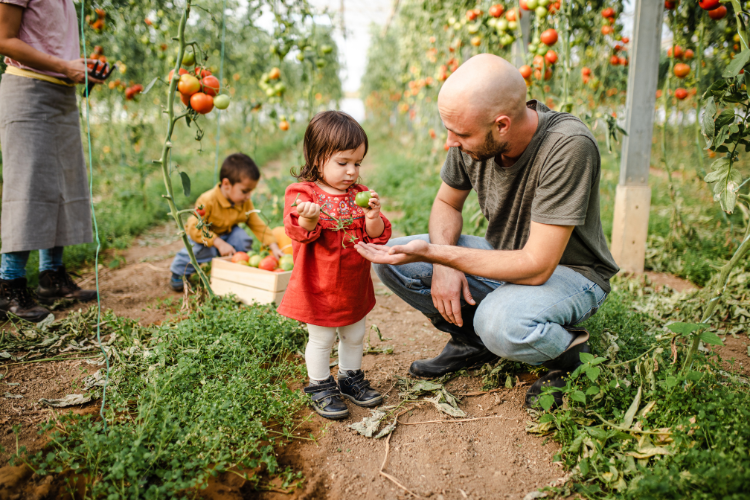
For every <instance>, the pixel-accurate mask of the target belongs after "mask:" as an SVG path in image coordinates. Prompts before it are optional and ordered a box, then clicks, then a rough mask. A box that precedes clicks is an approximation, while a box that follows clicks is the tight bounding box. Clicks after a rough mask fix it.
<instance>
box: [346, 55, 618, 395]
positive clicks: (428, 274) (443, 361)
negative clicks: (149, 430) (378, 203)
mask: <svg viewBox="0 0 750 500" xmlns="http://www.w3.org/2000/svg"><path fill="white" fill-rule="evenodd" d="M438 110H439V111H440V116H441V118H442V120H443V124H444V125H445V128H446V129H447V130H448V145H449V146H451V148H450V151H449V153H448V157H447V159H446V161H445V164H444V165H443V169H442V171H441V177H442V180H443V183H442V185H441V186H440V189H439V191H438V193H437V196H436V198H435V202H434V204H433V207H432V213H431V215H430V224H429V228H430V233H429V235H418V236H410V237H405V238H398V239H396V240H392V241H391V243H390V244H389V245H390V248H389V247H386V246H378V245H372V244H358V245H357V249H358V251H359V252H360V253H361V254H362V255H363V256H364V257H365V258H367V259H369V260H371V261H372V262H375V263H376V264H379V265H377V266H375V269H376V272H377V274H378V276H379V277H380V279H381V280H382V281H383V283H385V284H386V285H387V286H388V287H389V288H390V289H391V290H393V292H394V293H395V294H396V295H398V296H399V297H401V298H402V299H404V300H405V301H406V302H408V303H409V304H410V305H411V306H412V307H414V308H416V309H417V310H419V311H421V312H422V313H424V314H425V316H427V317H428V318H429V319H430V321H431V322H432V323H433V325H435V327H436V328H438V329H439V330H442V331H445V332H447V333H449V334H450V335H451V340H450V341H449V342H448V344H447V345H446V346H445V348H444V349H443V351H442V352H441V353H440V355H438V356H437V357H435V358H433V359H428V360H420V361H415V362H414V363H412V365H411V367H410V368H409V373H410V374H411V375H413V376H418V377H438V376H440V375H443V374H445V373H448V372H452V371H456V370H460V369H461V368H466V367H471V366H476V365H478V364H482V363H485V362H489V361H492V360H494V359H497V357H498V356H501V357H504V358H507V359H511V360H515V361H522V362H525V363H529V364H534V365H540V364H543V365H544V366H545V367H546V368H548V369H549V373H547V374H546V375H545V376H544V377H542V378H541V379H539V380H538V381H537V382H535V383H534V384H533V385H532V387H531V388H530V389H529V391H528V393H527V395H526V404H527V405H528V406H533V405H535V404H537V400H538V397H539V395H540V393H541V391H542V387H544V386H546V385H549V386H555V387H561V386H563V385H564V384H565V382H564V376H565V375H566V374H567V373H569V372H571V371H573V370H574V369H575V368H576V367H577V366H579V365H580V354H581V353H582V352H589V346H588V342H587V341H588V332H586V331H585V330H584V329H582V328H575V327H574V325H576V324H578V323H580V322H582V321H583V320H585V319H587V318H589V317H590V316H591V315H593V314H594V313H595V312H596V311H597V309H598V308H599V306H601V304H602V303H603V302H604V299H605V298H606V297H607V294H608V293H609V291H610V287H609V279H610V278H611V277H612V276H613V275H614V274H616V273H617V271H618V270H619V269H618V267H617V265H616V264H615V262H614V260H613V259H612V255H611V254H610V252H609V249H608V248H607V242H606V239H605V238H604V233H603V231H602V225H601V219H600V212H599V179H600V174H601V171H600V156H599V150H598V146H597V143H596V140H595V139H594V137H593V135H592V134H591V132H590V131H589V130H588V128H587V127H586V126H585V125H584V124H583V123H582V122H581V121H580V120H579V119H577V118H575V117H574V116H572V115H570V114H567V113H557V112H554V111H551V110H550V109H548V108H547V107H546V106H544V105H543V104H541V103H539V102H537V101H528V102H527V101H526V84H525V82H524V80H523V78H522V77H521V75H520V74H519V72H518V70H517V69H516V68H515V67H514V66H513V65H511V64H510V63H508V62H507V61H505V60H504V59H502V58H500V57H497V56H493V55H489V54H481V55H478V56H475V57H473V58H471V59H470V60H468V61H467V62H466V63H464V64H463V65H462V66H461V67H459V68H458V70H457V71H456V72H455V73H453V74H452V75H451V76H450V78H448V80H446V82H445V84H444V85H443V88H442V89H441V90H440V94H439V96H438ZM472 189H473V190H475V191H476V192H477V194H478V198H479V205H480V207H481V210H482V213H483V214H484V216H485V218H486V219H487V221H488V226H487V233H486V235H485V237H484V238H480V237H476V236H465V235H461V229H462V224H463V218H462V216H461V210H462V208H463V205H464V202H465V200H466V198H467V197H468V196H469V193H470V192H471V190H472ZM555 402H556V404H558V405H559V404H561V403H562V396H561V394H560V393H559V392H556V393H555Z"/></svg>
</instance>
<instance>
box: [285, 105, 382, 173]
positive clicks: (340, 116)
mask: <svg viewBox="0 0 750 500" xmlns="http://www.w3.org/2000/svg"><path fill="white" fill-rule="evenodd" d="M362 144H364V145H365V154H367V148H368V143H367V134H366V133H365V131H364V129H363V128H362V126H361V125H360V124H359V123H357V120H355V119H354V118H352V117H351V116H349V115H348V114H346V113H344V112H343V111H323V112H321V113H318V114H317V115H315V116H314V117H313V119H312V120H310V123H309V124H308V125H307V130H305V140H304V143H303V146H302V147H303V150H304V153H305V165H304V166H303V167H302V168H301V169H300V171H299V173H297V172H295V169H294V168H292V170H291V174H292V176H293V177H296V178H297V180H300V181H307V182H316V181H318V180H320V179H321V177H320V167H322V166H323V165H324V164H325V162H327V161H328V160H329V159H330V158H331V156H333V155H334V154H335V153H336V152H337V151H348V150H350V149H357V148H358V147H360V146H361V145H362Z"/></svg>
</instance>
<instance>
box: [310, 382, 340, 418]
mask: <svg viewBox="0 0 750 500" xmlns="http://www.w3.org/2000/svg"><path fill="white" fill-rule="evenodd" d="M304 390H305V393H306V394H309V395H310V403H311V404H312V407H313V410H315V412H316V413H317V414H318V415H320V416H321V417H325V418H330V419H331V420H340V419H342V418H346V417H348V416H349V408H347V407H346V403H344V400H343V399H342V398H341V392H340V391H339V386H338V385H336V381H335V380H334V379H333V376H329V377H328V378H327V379H326V380H324V381H322V382H313V381H312V380H311V381H310V385H308V386H307V387H305V389H304Z"/></svg>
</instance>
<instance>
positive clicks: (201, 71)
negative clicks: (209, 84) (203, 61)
mask: <svg viewBox="0 0 750 500" xmlns="http://www.w3.org/2000/svg"><path fill="white" fill-rule="evenodd" d="M210 74H211V72H210V71H208V70H207V69H206V68H200V67H198V66H196V67H195V76H198V78H206V77H207V76H208V75H210ZM199 75H200V76H199Z"/></svg>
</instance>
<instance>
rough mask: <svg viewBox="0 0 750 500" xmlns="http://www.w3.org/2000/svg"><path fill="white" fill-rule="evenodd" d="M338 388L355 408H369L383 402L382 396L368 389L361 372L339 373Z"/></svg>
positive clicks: (345, 371)
mask: <svg viewBox="0 0 750 500" xmlns="http://www.w3.org/2000/svg"><path fill="white" fill-rule="evenodd" d="M339 388H340V390H341V394H342V395H343V396H346V397H347V398H349V400H350V401H351V402H352V403H354V404H355V405H357V406H364V407H366V408H370V407H373V406H378V405H379V404H380V403H382V402H383V396H382V395H381V394H380V393H379V392H378V391H376V390H375V389H373V388H372V387H370V382H368V381H367V380H365V372H363V371H362V370H349V371H347V370H341V371H339Z"/></svg>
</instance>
